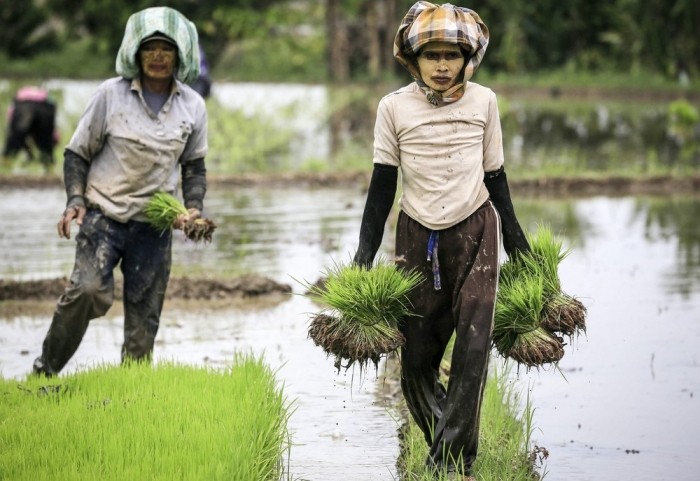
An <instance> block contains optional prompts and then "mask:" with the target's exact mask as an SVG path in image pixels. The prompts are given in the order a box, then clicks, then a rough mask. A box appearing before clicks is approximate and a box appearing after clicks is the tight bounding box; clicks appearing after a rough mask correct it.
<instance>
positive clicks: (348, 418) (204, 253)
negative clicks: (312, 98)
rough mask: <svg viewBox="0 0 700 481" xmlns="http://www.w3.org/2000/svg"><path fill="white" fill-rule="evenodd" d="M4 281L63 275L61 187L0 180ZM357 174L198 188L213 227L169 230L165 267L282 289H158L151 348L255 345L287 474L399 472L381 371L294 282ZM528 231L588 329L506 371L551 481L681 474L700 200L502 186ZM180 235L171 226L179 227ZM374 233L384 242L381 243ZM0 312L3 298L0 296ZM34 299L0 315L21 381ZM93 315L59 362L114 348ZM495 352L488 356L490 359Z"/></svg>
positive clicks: (694, 371)
mask: <svg viewBox="0 0 700 481" xmlns="http://www.w3.org/2000/svg"><path fill="white" fill-rule="evenodd" d="M2 194H3V205H4V207H5V208H4V209H3V211H4V215H3V216H2V217H0V278H2V279H38V278H52V277H60V276H66V275H68V274H69V273H70V269H71V267H72V261H73V241H72V240H71V241H66V240H60V239H58V237H57V235H56V233H55V223H56V220H57V218H58V216H59V215H60V212H61V211H62V206H63V205H64V194H63V192H62V191H61V189H60V188H32V189H20V188H6V189H3V193H2ZM363 203H364V194H363V192H362V189H361V187H359V186H358V187H334V188H307V187H303V186H288V187H285V188H278V187H275V188H265V187H254V186H250V187H245V188H241V187H225V188H224V187H217V186H212V188H211V189H210V192H209V194H208V198H207V202H206V206H207V207H206V212H205V213H206V215H207V216H209V217H211V218H212V219H214V220H216V221H217V223H218V224H219V228H218V230H217V232H216V233H215V235H214V241H213V242H212V243H211V244H209V245H206V246H201V245H193V244H191V243H188V242H186V241H185V240H184V238H183V237H182V236H176V240H175V243H174V247H173V257H174V273H175V275H183V274H186V273H188V272H190V273H193V274H196V275H208V276H211V277H226V276H235V275H238V274H240V273H242V272H255V273H258V274H262V275H265V276H268V277H271V278H273V279H275V280H277V281H278V282H283V283H287V284H289V285H291V286H292V288H293V290H294V294H292V295H290V296H288V297H285V298H282V299H281V300H280V301H279V302H275V303H272V304H271V305H265V306H258V305H256V306H252V305H251V306H247V305H245V304H244V305H240V306H229V307H225V308H214V307H211V306H209V305H208V304H206V303H204V304H201V305H190V306H189V307H186V308H185V307H183V306H181V305H179V304H177V305H176V304H173V305H172V307H171V306H169V305H168V303H166V306H165V312H164V314H163V318H162V324H161V330H160V332H159V337H158V341H157V346H156V352H155V354H156V359H172V360H176V361H179V362H186V363H194V364H198V365H210V366H219V365H223V364H225V363H226V362H228V361H230V360H231V359H232V357H233V356H234V354H235V353H236V352H241V351H243V352H254V353H257V354H259V355H263V356H264V357H265V359H266V361H267V362H268V364H270V365H271V366H272V367H274V368H275V369H277V370H278V379H279V381H280V382H281V383H283V385H284V390H285V392H286V395H287V397H288V399H289V401H290V402H292V403H293V406H294V412H293V414H292V417H291V421H290V426H289V427H290V430H291V433H292V442H293V447H292V449H291V455H290V459H289V472H290V475H291V476H292V478H293V479H297V480H302V479H303V480H313V481H327V480H329V479H349V480H352V481H378V480H393V479H398V478H397V475H396V469H395V460H396V456H397V454H398V441H397V437H396V429H397V427H398V424H397V420H396V417H397V414H396V412H395V411H394V409H393V405H392V403H393V402H392V400H391V399H390V397H389V396H388V395H386V394H385V393H386V391H387V390H390V389H391V386H388V385H386V383H385V379H384V375H383V371H382V367H380V370H379V373H378V375H377V376H375V373H374V372H370V373H369V375H367V376H364V377H363V376H360V375H359V373H358V372H352V371H349V372H347V373H346V372H340V373H337V372H336V370H335V369H334V367H333V362H332V360H331V359H327V358H326V356H325V355H324V354H323V352H322V351H321V350H320V348H318V347H316V346H314V345H313V343H312V342H311V341H310V340H309V339H308V338H307V334H306V329H307V321H308V314H309V313H310V312H313V311H315V310H317V306H314V305H312V304H311V303H309V301H308V300H307V299H306V298H305V297H304V296H302V295H301V292H302V291H303V288H302V286H301V285H300V283H299V282H297V281H298V280H305V281H311V282H313V281H315V280H316V279H317V278H318V277H319V275H320V273H321V272H322V270H323V269H324V268H325V267H327V266H329V265H330V264H331V263H332V262H334V261H347V260H348V259H349V257H350V255H351V253H352V252H353V251H354V249H355V246H356V238H357V234H358V231H359V223H360V218H361V215H362V208H363ZM515 205H516V210H517V211H518V214H519V217H520V220H521V222H522V223H523V224H524V225H525V226H527V228H528V229H534V228H535V227H536V225H537V224H538V223H543V222H544V223H547V224H549V225H550V226H551V227H552V228H553V229H554V231H555V232H557V233H558V234H559V235H560V236H561V238H562V239H563V240H564V243H565V245H566V246H567V247H570V249H571V253H570V255H569V256H568V257H567V258H566V259H565V260H564V261H563V263H562V264H561V271H560V274H561V277H562V284H563V287H564V289H565V290H566V291H567V292H568V293H569V294H572V295H575V296H578V297H579V298H581V300H582V301H583V302H584V303H585V305H586V307H587V308H588V319H587V323H588V332H587V335H586V336H585V337H579V338H578V339H574V340H573V341H572V344H571V345H569V346H567V348H566V354H565V356H564V359H563V360H562V362H561V363H560V371H556V370H552V369H549V370H546V371H540V372H537V371H530V372H527V371H524V370H521V371H520V372H514V373H513V374H512V379H513V382H514V383H516V387H517V389H518V390H519V391H520V392H521V393H522V396H523V399H525V398H527V397H528V396H529V398H530V400H531V402H532V405H533V407H534V409H535V415H534V423H535V428H536V429H535V432H534V433H533V441H534V442H535V443H536V444H537V445H539V446H543V447H546V448H547V449H548V451H549V453H550V456H549V459H548V461H547V464H546V471H547V475H546V478H545V479H547V480H549V481H589V480H591V481H593V480H595V481H620V480H635V481H646V480H649V481H651V480H655V481H656V480H659V479H669V480H674V481H691V480H695V479H697V473H698V472H699V471H700V460H699V459H698V457H697V452H698V450H700V225H699V224H698V223H697V219H698V217H699V214H700V198H698V197H692V196H691V197H675V196H670V197H666V198H663V199H660V198H646V197H622V198H609V197H591V198H583V199H575V200H552V199H549V200H547V199H542V200H534V199H524V198H523V199H521V198H517V197H516V198H515ZM178 234H179V233H178ZM391 239H392V237H391V235H390V230H389V229H388V230H387V235H386V237H385V242H384V246H383V252H384V253H385V254H386V255H390V252H391ZM0 309H2V307H1V306H0ZM51 309H52V305H51V304H47V306H46V310H45V312H41V313H39V314H28V315H6V313H4V312H0V373H1V374H2V376H4V377H5V378H17V379H21V378H22V377H23V376H25V375H26V374H27V373H28V372H29V369H30V366H31V362H32V360H33V358H34V357H35V356H36V355H38V354H39V352H40V346H41V341H42V339H43V336H44V334H45V332H46V329H47V328H48V324H49V322H50V318H51ZM119 311H120V309H119V308H118V306H115V307H114V308H113V309H112V311H111V312H110V314H109V315H108V316H107V317H105V318H102V319H99V320H96V321H94V322H93V324H92V325H91V326H90V328H89V329H88V333H87V335H86V337H85V339H84V341H83V343H82V345H81V347H80V349H79V350H78V352H77V354H76V356H75V357H74V358H73V359H72V360H71V362H70V363H69V365H68V366H67V368H66V371H74V370H76V369H81V368H85V367H89V366H90V365H93V364H94V363H100V362H110V363H112V362H114V363H116V362H118V361H119V349H120V346H121V342H122V318H121V314H120V312H119ZM494 360H495V362H501V360H500V359H498V358H495V359H494Z"/></svg>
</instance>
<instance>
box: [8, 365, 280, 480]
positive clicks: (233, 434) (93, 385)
mask: <svg viewBox="0 0 700 481" xmlns="http://www.w3.org/2000/svg"><path fill="white" fill-rule="evenodd" d="M0 397H1V398H2V403H0V419H1V420H2V422H0V447H1V449H0V478H2V479H8V480H9V479H12V480H13V481H29V480H31V481H49V480H57V479H70V480H75V481H92V480H96V479H99V480H102V481H117V480H119V481H121V480H125V479H148V480H162V481H165V480H173V479H187V480H192V481H200V480H201V481H216V480H222V481H223V480H236V481H250V480H261V481H278V480H279V479H280V478H281V476H282V474H283V471H284V466H283V463H284V459H285V454H286V453H287V451H288V449H289V434H288V432H287V422H288V418H289V415H290V410H289V408H290V406H289V404H288V403H287V401H286V400H285V397H284V395H283V392H282V390H281V388H280V387H279V386H278V385H277V382H276V380H275V372H274V371H272V370H270V369H269V368H268V367H267V366H266V365H265V364H264V363H263V361H262V359H260V358H254V357H252V356H242V355H238V356H236V357H235V358H234V360H233V362H232V363H231V365H230V366H229V367H227V368H225V369H219V370H214V369H211V368H201V367H192V366H184V365H176V364H174V363H158V364H157V365H154V366H151V365H149V364H146V363H132V364H128V365H126V366H98V367H95V368H92V369H90V370H87V371H82V372H78V373H75V374H70V375H66V376H61V377H57V378H51V379H47V378H44V377H38V376H30V377H29V378H27V380H26V381H23V382H19V381H9V380H4V379H0Z"/></svg>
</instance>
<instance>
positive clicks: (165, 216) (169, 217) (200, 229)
mask: <svg viewBox="0 0 700 481" xmlns="http://www.w3.org/2000/svg"><path fill="white" fill-rule="evenodd" d="M144 213H145V214H146V218H147V219H148V222H149V224H151V225H152V226H153V227H155V228H156V229H158V230H160V231H161V232H165V231H167V230H170V229H174V228H177V229H181V230H182V231H183V232H184V233H185V236H186V237H187V238H188V239H190V240H191V241H194V242H201V241H205V242H211V237H212V234H213V233H214V230H215V229H216V224H215V223H214V222H213V221H211V220H209V219H205V218H199V219H193V220H188V221H187V222H178V219H179V217H180V216H186V215H188V214H189V212H188V211H187V208H186V207H185V206H184V205H183V204H182V202H180V201H179V200H178V199H177V198H175V197H173V196H172V195H170V194H166V193H165V192H158V193H156V194H155V195H153V197H151V198H150V200H149V201H148V203H147V204H146V207H145V209H144Z"/></svg>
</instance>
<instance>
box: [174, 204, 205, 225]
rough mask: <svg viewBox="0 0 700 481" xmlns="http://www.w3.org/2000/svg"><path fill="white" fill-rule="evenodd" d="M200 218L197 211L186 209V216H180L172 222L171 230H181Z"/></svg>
mask: <svg viewBox="0 0 700 481" xmlns="http://www.w3.org/2000/svg"><path fill="white" fill-rule="evenodd" d="M201 216H202V213H201V212H200V211H199V209H195V208H191V209H187V214H180V215H178V216H177V218H176V219H175V222H173V229H182V228H183V227H184V226H185V225H186V224H188V223H190V222H194V221H195V220H197V219H199V218H200V217H201Z"/></svg>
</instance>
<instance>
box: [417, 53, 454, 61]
mask: <svg viewBox="0 0 700 481" xmlns="http://www.w3.org/2000/svg"><path fill="white" fill-rule="evenodd" d="M423 57H424V58H425V59H426V60H431V61H434V62H437V61H438V60H440V59H441V58H444V59H445V60H458V59H460V58H462V55H461V54H460V53H459V52H447V53H445V54H444V55H443V54H441V53H437V52H425V53H424V54H423Z"/></svg>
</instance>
